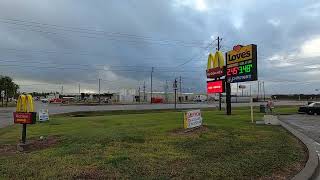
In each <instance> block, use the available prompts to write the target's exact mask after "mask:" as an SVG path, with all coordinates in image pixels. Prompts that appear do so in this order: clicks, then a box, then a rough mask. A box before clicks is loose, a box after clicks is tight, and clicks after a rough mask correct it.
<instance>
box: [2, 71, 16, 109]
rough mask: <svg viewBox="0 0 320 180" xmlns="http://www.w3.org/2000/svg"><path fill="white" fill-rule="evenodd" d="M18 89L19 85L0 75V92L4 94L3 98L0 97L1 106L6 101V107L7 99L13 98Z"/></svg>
mask: <svg viewBox="0 0 320 180" xmlns="http://www.w3.org/2000/svg"><path fill="white" fill-rule="evenodd" d="M18 89H19V85H17V84H16V83H14V82H13V80H12V78H11V77H9V76H1V75H0V92H4V97H2V96H0V98H1V102H2V106H3V101H4V100H6V105H8V101H9V98H12V97H15V95H16V94H17V92H18Z"/></svg>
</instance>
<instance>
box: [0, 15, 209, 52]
mask: <svg viewBox="0 0 320 180" xmlns="http://www.w3.org/2000/svg"><path fill="white" fill-rule="evenodd" d="M0 22H1V23H6V24H11V25H17V26H24V27H29V28H30V27H31V28H34V27H35V28H38V29H26V28H20V27H19V28H17V29H20V30H28V31H35V32H41V33H46V34H55V35H64V34H62V33H56V32H50V31H44V29H45V30H52V29H55V30H59V31H68V32H76V33H84V34H89V35H98V36H84V35H81V36H79V37H85V38H101V36H103V37H108V38H107V39H109V40H117V41H119V38H129V39H131V40H130V41H129V40H126V42H135V43H136V42H140V41H141V40H143V41H145V42H146V41H147V42H148V43H157V44H159V45H170V44H171V45H181V46H187V47H199V45H200V44H203V43H204V42H200V41H199V42H197V43H196V42H189V43H188V42H185V41H182V40H157V39H155V38H153V37H146V36H138V35H132V34H125V33H118V32H106V31H100V32H97V31H94V30H88V29H87V30H85V31H83V30H84V29H82V30H81V28H80V29H79V28H70V27H69V28H66V27H63V26H59V25H49V24H44V23H37V22H30V21H29V22H28V21H22V20H13V19H1V20H0ZM57 27H60V28H57ZM50 28H51V29H50ZM99 36H100V37H99ZM137 40H140V41H137ZM195 45H196V46H195Z"/></svg>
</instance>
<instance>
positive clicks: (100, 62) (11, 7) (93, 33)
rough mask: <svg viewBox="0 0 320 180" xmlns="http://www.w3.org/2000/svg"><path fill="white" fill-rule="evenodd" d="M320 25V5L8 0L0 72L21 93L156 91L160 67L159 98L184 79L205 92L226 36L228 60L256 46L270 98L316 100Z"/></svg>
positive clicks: (0, 13) (241, 0)
mask: <svg viewBox="0 0 320 180" xmlns="http://www.w3.org/2000/svg"><path fill="white" fill-rule="evenodd" d="M319 18H320V2H319V1H316V0H305V1H301V0H286V1H279V0H277V1H275V0H265V1H254V0H238V1H236V0H90V1H88V0H28V1H25V0H1V1H0V53H1V55H0V63H1V65H0V71H1V74H2V75H8V76H11V77H13V79H14V80H15V82H17V83H18V84H20V86H21V91H34V90H37V91H61V86H62V85H63V86H64V92H78V85H79V84H80V86H81V91H82V92H96V91H97V84H98V79H99V78H100V79H102V80H101V87H102V91H103V92H106V91H112V90H118V89H121V88H135V89H137V88H138V87H139V86H141V88H142V86H143V82H144V81H145V82H146V86H147V90H148V91H149V89H150V73H151V68H152V67H154V73H153V77H154V88H155V90H156V91H163V90H164V86H165V82H166V80H168V84H169V88H171V87H172V81H173V80H174V78H175V77H179V76H182V81H183V89H184V91H196V92H205V81H206V78H205V69H206V63H207V55H208V53H209V52H214V51H215V48H216V41H214V39H216V38H217V36H220V37H221V38H222V42H221V44H222V51H224V52H226V51H228V50H231V49H232V47H233V46H234V45H236V44H242V45H246V44H251V43H253V44H257V46H258V64H259V66H258V74H259V77H258V78H259V80H261V81H265V86H266V90H267V93H316V91H315V89H317V88H319V89H320V71H319V68H320V58H319V57H320V21H319ZM208 47H209V48H208ZM247 84H248V83H247ZM251 84H254V86H253V91H255V90H256V84H257V83H256V82H252V83H251ZM233 90H234V89H233Z"/></svg>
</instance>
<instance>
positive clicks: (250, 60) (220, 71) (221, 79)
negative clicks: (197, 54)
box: [206, 38, 258, 115]
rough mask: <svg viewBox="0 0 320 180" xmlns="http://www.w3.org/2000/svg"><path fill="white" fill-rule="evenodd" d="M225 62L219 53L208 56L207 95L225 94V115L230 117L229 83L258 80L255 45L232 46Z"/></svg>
mask: <svg viewBox="0 0 320 180" xmlns="http://www.w3.org/2000/svg"><path fill="white" fill-rule="evenodd" d="M218 46H219V38H218ZM225 60H226V62H225V61H224V58H223V54H222V53H221V52H220V51H216V53H215V54H214V55H212V54H211V53H210V54H209V57H208V65H207V70H206V75H207V78H209V79H211V80H209V81H207V93H208V94H213V93H222V92H226V105H227V107H226V109H227V114H228V115H231V83H237V82H246V81H256V80H258V64H257V45H255V44H250V45H246V46H242V45H237V46H234V47H233V50H231V51H229V52H227V53H226V54H225ZM220 96H221V94H220ZM219 99H220V101H219V107H220V109H221V98H219Z"/></svg>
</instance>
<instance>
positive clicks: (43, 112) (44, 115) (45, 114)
mask: <svg viewBox="0 0 320 180" xmlns="http://www.w3.org/2000/svg"><path fill="white" fill-rule="evenodd" d="M48 120H49V111H48V109H40V111H39V121H42V122H43V121H48Z"/></svg>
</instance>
